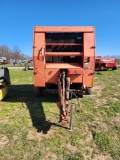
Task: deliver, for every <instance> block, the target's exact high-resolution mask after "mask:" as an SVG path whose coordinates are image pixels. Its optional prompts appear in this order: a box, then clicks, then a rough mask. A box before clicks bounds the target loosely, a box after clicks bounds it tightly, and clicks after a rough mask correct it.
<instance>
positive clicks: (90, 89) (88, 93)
mask: <svg viewBox="0 0 120 160" xmlns="http://www.w3.org/2000/svg"><path fill="white" fill-rule="evenodd" d="M85 94H86V95H92V88H90V87H87V88H86V92H85Z"/></svg>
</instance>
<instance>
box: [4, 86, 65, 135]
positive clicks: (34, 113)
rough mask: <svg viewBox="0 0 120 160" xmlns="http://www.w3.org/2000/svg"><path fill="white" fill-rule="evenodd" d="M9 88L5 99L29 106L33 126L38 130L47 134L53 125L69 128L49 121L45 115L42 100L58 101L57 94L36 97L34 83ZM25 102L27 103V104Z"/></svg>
mask: <svg viewBox="0 0 120 160" xmlns="http://www.w3.org/2000/svg"><path fill="white" fill-rule="evenodd" d="M8 89H9V92H8V95H7V97H6V98H5V99H4V101H5V102H21V103H22V106H23V107H26V106H27V108H28V110H29V114H30V117H31V121H32V124H33V127H35V128H36V129H37V132H43V134H47V132H48V131H49V130H50V127H51V125H55V126H58V127H62V128H65V129H67V127H64V126H62V125H59V124H57V123H52V122H50V121H47V120H46V117H45V112H44V108H43V105H42V102H48V103H50V102H56V101H58V96H57V95H52V96H51V95H48V96H45V97H40V98H36V97H35V96H34V86H33V85H10V86H8ZM24 104H26V106H25V105H24Z"/></svg>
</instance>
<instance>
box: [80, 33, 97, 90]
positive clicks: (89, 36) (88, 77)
mask: <svg viewBox="0 0 120 160" xmlns="http://www.w3.org/2000/svg"><path fill="white" fill-rule="evenodd" d="M83 68H84V75H83V85H84V86H85V87H93V79H94V68H95V41H94V32H93V33H84V60H83Z"/></svg>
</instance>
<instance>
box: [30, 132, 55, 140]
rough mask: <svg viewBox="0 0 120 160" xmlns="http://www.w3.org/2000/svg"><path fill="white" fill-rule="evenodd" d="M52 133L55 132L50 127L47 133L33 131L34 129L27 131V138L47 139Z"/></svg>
mask: <svg viewBox="0 0 120 160" xmlns="http://www.w3.org/2000/svg"><path fill="white" fill-rule="evenodd" d="M53 134H55V130H52V129H50V130H49V131H48V132H47V134H43V132H40V133H38V132H34V131H29V132H28V139H29V140H36V139H37V140H39V141H41V140H42V139H43V138H45V139H49V138H50V137H51V136H52V135H53Z"/></svg>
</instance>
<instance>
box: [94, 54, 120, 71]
mask: <svg viewBox="0 0 120 160" xmlns="http://www.w3.org/2000/svg"><path fill="white" fill-rule="evenodd" d="M109 68H111V69H112V70H116V69H117V65H116V62H115V58H111V57H107V58H106V57H101V56H96V57H95V69H97V70H104V69H109Z"/></svg>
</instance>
